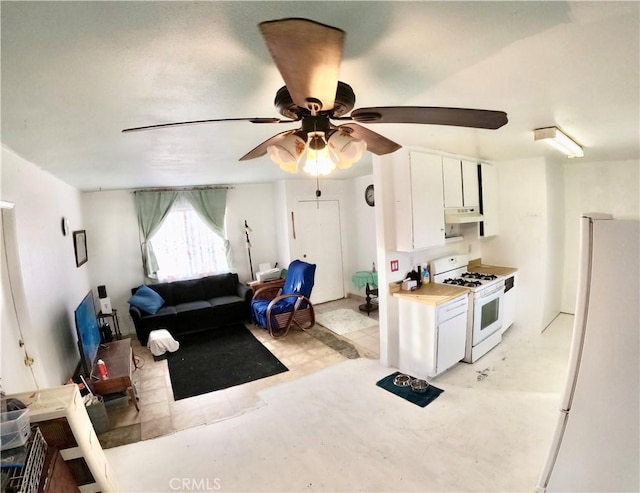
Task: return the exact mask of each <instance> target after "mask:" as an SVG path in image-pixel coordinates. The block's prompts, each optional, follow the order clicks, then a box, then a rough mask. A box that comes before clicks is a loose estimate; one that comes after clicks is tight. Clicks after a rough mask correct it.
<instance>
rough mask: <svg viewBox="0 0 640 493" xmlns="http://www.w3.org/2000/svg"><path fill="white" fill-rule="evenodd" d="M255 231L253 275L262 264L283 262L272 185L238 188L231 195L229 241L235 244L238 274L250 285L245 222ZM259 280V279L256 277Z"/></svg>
mask: <svg viewBox="0 0 640 493" xmlns="http://www.w3.org/2000/svg"><path fill="white" fill-rule="evenodd" d="M245 219H246V221H247V224H248V225H249V226H250V227H251V229H252V230H253V231H252V232H251V233H249V239H250V240H251V262H252V264H253V272H254V275H255V273H256V272H257V271H258V270H259V269H258V266H259V265H260V264H262V263H270V264H271V265H272V266H273V265H275V263H276V262H277V263H278V267H282V266H283V265H282V263H283V260H284V259H282V258H281V257H280V254H279V252H278V238H277V236H276V235H277V228H276V227H275V224H276V218H275V209H274V186H273V185H272V184H270V183H266V184H255V185H234V186H233V187H232V188H231V189H230V190H229V191H228V192H227V215H226V220H225V223H226V230H227V237H228V239H229V241H230V242H231V255H232V258H233V262H234V266H233V267H234V272H237V273H238V277H239V278H240V280H241V281H242V282H249V281H250V280H251V274H250V271H249V254H248V252H247V248H246V241H245V240H246V236H245V230H244V221H245ZM254 278H255V277H254Z"/></svg>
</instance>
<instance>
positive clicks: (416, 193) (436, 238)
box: [393, 150, 445, 252]
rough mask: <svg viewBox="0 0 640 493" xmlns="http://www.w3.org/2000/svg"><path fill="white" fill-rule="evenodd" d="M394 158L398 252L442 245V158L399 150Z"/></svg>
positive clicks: (436, 155)
mask: <svg viewBox="0 0 640 493" xmlns="http://www.w3.org/2000/svg"><path fill="white" fill-rule="evenodd" d="M393 159H394V162H393V166H394V169H393V173H394V192H395V206H396V207H395V213H396V242H397V245H396V246H397V249H398V251H401V252H411V251H414V250H421V249H425V248H430V247H434V246H440V245H444V243H445V241H444V208H443V186H442V157H441V156H440V155H438V154H431V153H426V152H420V151H413V150H412V151H407V150H400V151H398V152H396V153H394V156H393Z"/></svg>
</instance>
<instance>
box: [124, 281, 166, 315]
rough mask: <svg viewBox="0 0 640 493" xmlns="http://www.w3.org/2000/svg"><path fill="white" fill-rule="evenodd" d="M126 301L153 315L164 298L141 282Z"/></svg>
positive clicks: (162, 303)
mask: <svg viewBox="0 0 640 493" xmlns="http://www.w3.org/2000/svg"><path fill="white" fill-rule="evenodd" d="M128 303H129V304H130V305H133V306H135V307H136V308H139V309H140V310H142V311H143V312H145V313H149V314H151V315H154V314H155V313H156V312H157V311H158V310H160V308H161V307H162V305H164V298H163V297H162V296H160V295H159V294H158V293H157V292H155V291H154V290H153V289H151V288H149V287H148V286H145V285H144V284H143V285H142V286H140V287H139V288H138V290H137V291H136V293H135V294H134V295H133V296H131V298H129V301H128Z"/></svg>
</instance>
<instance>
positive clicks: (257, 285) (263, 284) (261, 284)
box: [248, 279, 284, 295]
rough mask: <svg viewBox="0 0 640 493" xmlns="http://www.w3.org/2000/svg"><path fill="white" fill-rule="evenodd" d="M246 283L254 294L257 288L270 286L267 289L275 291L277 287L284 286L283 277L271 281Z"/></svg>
mask: <svg viewBox="0 0 640 493" xmlns="http://www.w3.org/2000/svg"><path fill="white" fill-rule="evenodd" d="M248 285H249V287H250V288H251V289H252V290H253V293H254V295H255V292H256V291H258V289H262V288H271V289H270V290H269V292H270V293H271V292H277V290H278V289H280V288H281V287H282V286H284V279H273V280H272V281H251V282H250V283H248Z"/></svg>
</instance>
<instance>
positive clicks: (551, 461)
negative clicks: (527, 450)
mask: <svg viewBox="0 0 640 493" xmlns="http://www.w3.org/2000/svg"><path fill="white" fill-rule="evenodd" d="M568 420H569V411H565V410H561V411H560V416H558V423H557V424H556V430H555V432H554V433H553V438H552V440H551V452H550V453H549V456H548V457H547V460H546V462H545V464H544V467H543V468H542V473H541V474H540V479H539V480H538V486H537V487H536V490H535V491H536V493H544V492H545V491H547V486H548V485H549V479H550V478H551V471H553V466H554V465H555V463H556V459H557V458H558V453H559V452H560V443H561V442H562V437H563V436H564V430H565V429H566V428H567V421H568Z"/></svg>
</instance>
